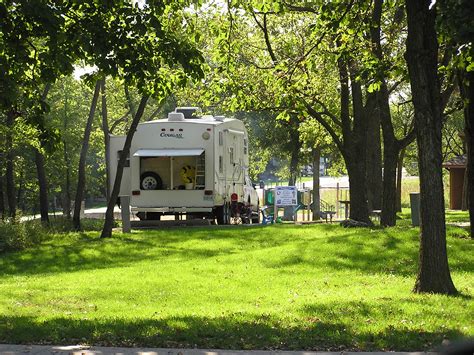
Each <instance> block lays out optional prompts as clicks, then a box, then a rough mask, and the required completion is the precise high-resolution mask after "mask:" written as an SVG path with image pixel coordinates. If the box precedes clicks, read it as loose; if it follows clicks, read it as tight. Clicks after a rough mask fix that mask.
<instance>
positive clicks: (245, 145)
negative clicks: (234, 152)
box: [244, 138, 247, 154]
mask: <svg viewBox="0 0 474 355" xmlns="http://www.w3.org/2000/svg"><path fill="white" fill-rule="evenodd" d="M244 154H247V138H244Z"/></svg>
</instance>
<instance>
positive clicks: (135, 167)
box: [109, 108, 259, 224]
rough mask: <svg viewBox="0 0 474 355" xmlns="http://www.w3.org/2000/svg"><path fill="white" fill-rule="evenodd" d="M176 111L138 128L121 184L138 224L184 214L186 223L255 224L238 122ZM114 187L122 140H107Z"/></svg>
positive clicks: (254, 201) (255, 203)
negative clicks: (195, 221) (198, 221)
mask: <svg viewBox="0 0 474 355" xmlns="http://www.w3.org/2000/svg"><path fill="white" fill-rule="evenodd" d="M195 113H196V108H177V109H176V110H175V111H174V112H171V113H169V114H168V118H167V119H161V120H156V121H150V122H144V123H140V124H139V125H138V128H137V131H136V132H135V135H134V137H133V140H132V145H131V148H130V157H129V159H128V160H127V164H126V167H125V169H124V174H123V178H122V184H121V189H120V196H130V206H131V211H132V213H136V214H137V216H138V217H139V218H140V219H141V220H153V219H154V220H156V219H160V218H161V216H162V215H167V214H168V215H182V214H186V219H191V218H200V219H202V218H207V219H211V220H213V219H216V220H217V223H218V224H229V223H231V221H232V220H234V221H242V222H243V223H249V222H250V221H251V222H252V223H258V222H259V213H258V196H257V193H256V191H255V188H254V186H253V185H252V183H251V181H250V179H249V176H248V164H249V156H248V136H247V131H246V129H245V127H244V124H243V123H242V121H240V120H237V119H234V118H226V117H223V116H214V117H213V116H203V117H197V116H195ZM110 138H111V139H110V150H109V159H110V170H111V171H110V172H111V173H110V176H111V181H110V182H109V183H110V184H113V182H114V179H115V174H116V170H117V163H118V159H119V157H120V153H121V151H122V149H123V145H124V142H125V136H111V137H110Z"/></svg>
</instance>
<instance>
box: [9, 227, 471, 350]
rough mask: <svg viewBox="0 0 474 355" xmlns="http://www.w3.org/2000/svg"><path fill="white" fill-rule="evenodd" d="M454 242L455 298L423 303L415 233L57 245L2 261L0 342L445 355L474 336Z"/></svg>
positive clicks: (178, 235)
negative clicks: (417, 289) (448, 343)
mask: <svg viewBox="0 0 474 355" xmlns="http://www.w3.org/2000/svg"><path fill="white" fill-rule="evenodd" d="M402 224H403V223H402ZM448 234H449V235H448V250H449V257H450V266H451V271H452V277H453V280H454V283H455V285H456V287H457V288H458V290H459V291H460V293H461V294H460V295H459V296H457V297H447V296H438V295H417V294H413V293H412V292H411V289H412V287H413V284H414V279H415V274H416V268H417V255H418V230H417V229H414V228H409V227H407V226H406V225H405V226H402V227H395V228H388V229H385V230H382V229H373V230H369V229H343V228H341V227H339V226H337V225H328V224H323V225H311V226H292V225H279V226H267V227H235V228H207V229H205V228H182V229H167V230H161V231H140V232H135V233H133V234H129V235H120V234H118V235H117V236H116V237H115V238H112V239H108V240H99V239H98V234H97V232H88V233H82V234H77V233H70V234H57V235H55V236H54V238H53V239H51V240H49V241H47V242H44V243H43V244H41V245H39V246H36V247H33V248H30V249H27V250H24V251H22V252H12V253H6V254H5V253H4V254H0V343H41V344H50V343H53V344H71V343H84V344H95V345H115V346H138V345H140V346H157V347H191V348H192V347H199V348H223V349H313V350H348V349H353V350H400V351H401V350H426V349H433V348H436V347H437V346H438V345H439V344H440V343H441V341H442V340H443V338H448V339H457V338H460V337H465V336H472V335H474V329H473V323H472V319H474V307H473V300H472V297H473V295H474V278H473V274H474V260H473V257H472V256H473V251H474V247H473V246H474V243H473V241H472V240H471V239H468V238H465V235H466V234H465V231H464V230H462V229H460V228H457V227H449V228H448Z"/></svg>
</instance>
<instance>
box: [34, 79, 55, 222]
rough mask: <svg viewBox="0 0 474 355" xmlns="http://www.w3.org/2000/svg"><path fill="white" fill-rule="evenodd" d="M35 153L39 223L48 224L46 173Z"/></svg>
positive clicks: (37, 153)
mask: <svg viewBox="0 0 474 355" xmlns="http://www.w3.org/2000/svg"><path fill="white" fill-rule="evenodd" d="M50 88H51V84H46V86H45V88H44V90H43V93H42V95H41V101H43V102H44V101H45V100H46V97H47V96H48V92H49V90H50ZM34 151H35V164H36V172H37V175H38V187H39V203H40V215H41V222H43V223H44V224H49V216H48V212H49V209H48V180H47V179H46V172H45V170H44V155H43V154H42V153H41V152H40V151H39V150H38V149H36V148H34Z"/></svg>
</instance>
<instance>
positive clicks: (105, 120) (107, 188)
mask: <svg viewBox="0 0 474 355" xmlns="http://www.w3.org/2000/svg"><path fill="white" fill-rule="evenodd" d="M101 91H102V111H101V112H102V131H103V132H104V146H105V192H106V197H107V201H108V200H109V198H110V166H109V161H110V152H109V146H110V137H109V133H110V131H109V123H108V118H107V96H106V94H105V79H103V80H102V86H101Z"/></svg>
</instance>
